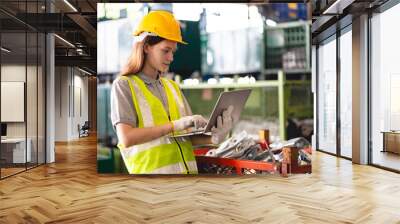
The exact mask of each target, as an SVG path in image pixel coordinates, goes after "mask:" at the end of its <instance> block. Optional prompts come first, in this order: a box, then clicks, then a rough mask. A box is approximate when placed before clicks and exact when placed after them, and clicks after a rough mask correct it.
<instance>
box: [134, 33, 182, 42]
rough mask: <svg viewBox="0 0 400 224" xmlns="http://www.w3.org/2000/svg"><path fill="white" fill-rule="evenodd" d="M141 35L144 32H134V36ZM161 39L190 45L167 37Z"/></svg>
mask: <svg viewBox="0 0 400 224" xmlns="http://www.w3.org/2000/svg"><path fill="white" fill-rule="evenodd" d="M141 33H142V32H140V31H135V32H133V36H139V35H140V34H141ZM159 37H161V38H164V39H166V40H171V41H175V42H177V43H181V44H185V45H187V44H188V43H187V42H185V41H183V40H175V39H171V38H166V37H163V36H159Z"/></svg>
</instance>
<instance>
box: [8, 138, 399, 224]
mask: <svg viewBox="0 0 400 224" xmlns="http://www.w3.org/2000/svg"><path fill="white" fill-rule="evenodd" d="M399 199H400V175H399V174H396V173H391V172H387V171H384V170H380V169H377V168H374V167H369V166H359V165H352V164H351V162H350V161H347V160H343V159H337V158H335V157H333V156H329V155H326V154H322V153H318V152H316V153H315V155H314V161H313V173H312V174H304V175H294V176H290V177H289V178H282V177H280V176H272V175H268V176H253V177H249V176H247V177H204V176H203V177H200V176H197V177H187V178H185V177H157V178H154V177H133V176H115V175H98V174H97V173H96V138H95V137H89V138H84V139H82V140H81V141H77V142H71V143H70V144H58V145H57V149H56V163H54V164H50V165H46V166H41V167H38V168H35V169H33V170H29V171H27V172H26V173H22V174H19V175H16V176H13V177H10V178H7V179H5V180H2V181H0V223H44V222H47V223H374V224H375V223H385V224H386V223H400V200H399Z"/></svg>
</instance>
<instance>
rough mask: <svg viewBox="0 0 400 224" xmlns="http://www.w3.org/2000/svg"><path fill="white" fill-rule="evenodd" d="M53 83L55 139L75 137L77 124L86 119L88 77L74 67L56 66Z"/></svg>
mask: <svg viewBox="0 0 400 224" xmlns="http://www.w3.org/2000/svg"><path fill="white" fill-rule="evenodd" d="M55 85H56V94H55V111H56V112H55V119H56V135H55V140H56V141H70V140H74V139H77V138H79V133H78V124H79V125H81V126H82V125H83V124H84V122H85V121H87V120H88V78H87V76H84V73H82V72H80V71H79V70H78V69H76V68H72V67H56V84H55ZM80 107H81V108H80ZM80 109H81V110H82V111H80ZM80 112H81V113H80Z"/></svg>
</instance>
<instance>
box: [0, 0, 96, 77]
mask: <svg viewBox="0 0 400 224" xmlns="http://www.w3.org/2000/svg"><path fill="white" fill-rule="evenodd" d="M68 3H69V4H70V5H69V4H68ZM96 4H97V1H91V0H68V1H64V0H47V5H46V1H45V0H1V1H0V25H1V30H2V46H5V47H7V49H12V51H11V52H9V53H7V58H8V59H7V60H11V61H21V60H23V61H25V60H24V59H25V56H27V58H28V59H29V58H34V57H35V55H37V54H36V51H38V50H39V51H40V50H41V49H42V47H43V44H39V45H38V44H37V43H36V42H37V41H36V39H34V40H33V38H35V37H36V35H37V34H36V33H44V32H52V33H55V34H57V36H56V37H55V54H56V66H58V65H59V66H64V65H68V66H79V67H81V68H83V69H86V70H88V71H91V72H92V73H96V67H97V63H96V58H97V55H96V44H97V41H96V26H97V13H96ZM50 11H51V13H50ZM25 33H27V34H25ZM30 33H34V34H35V35H33V34H30ZM42 39H43V38H42ZM39 40H41V39H40V38H39ZM64 40H65V41H64ZM26 41H27V43H28V44H26ZM31 42H32V43H31ZM71 44H72V45H71ZM25 46H27V48H25ZM3 54H4V52H3V51H2V55H3ZM4 58H5V57H3V60H4ZM29 60H30V59H29Z"/></svg>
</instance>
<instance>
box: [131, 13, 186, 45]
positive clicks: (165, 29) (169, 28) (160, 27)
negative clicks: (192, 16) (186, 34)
mask: <svg viewBox="0 0 400 224" xmlns="http://www.w3.org/2000/svg"><path fill="white" fill-rule="evenodd" d="M143 32H149V33H152V34H155V35H157V36H159V37H162V38H164V39H167V40H172V41H176V42H179V43H182V44H187V43H186V42H184V41H183V40H182V35H181V28H180V25H179V22H178V21H177V20H175V18H174V16H173V15H172V14H171V13H170V12H167V11H151V12H149V13H148V14H147V15H145V16H144V17H143V19H142V21H141V22H140V24H139V26H138V28H137V29H136V31H135V32H134V33H133V35H134V36H139V35H140V34H141V33H143Z"/></svg>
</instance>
